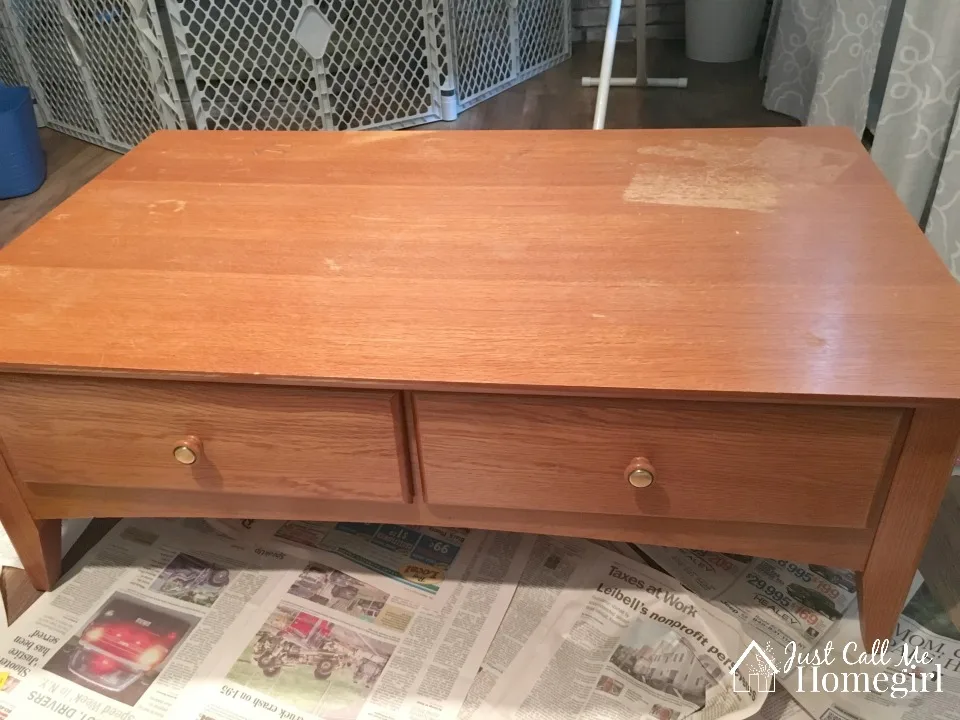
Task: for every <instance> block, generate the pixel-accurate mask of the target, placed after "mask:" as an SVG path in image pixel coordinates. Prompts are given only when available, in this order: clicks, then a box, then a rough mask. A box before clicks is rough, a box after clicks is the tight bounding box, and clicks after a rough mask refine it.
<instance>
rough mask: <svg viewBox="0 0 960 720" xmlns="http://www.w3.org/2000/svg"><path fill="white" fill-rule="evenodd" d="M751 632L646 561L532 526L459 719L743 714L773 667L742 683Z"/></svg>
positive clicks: (708, 719) (750, 660)
mask: <svg viewBox="0 0 960 720" xmlns="http://www.w3.org/2000/svg"><path fill="white" fill-rule="evenodd" d="M749 643H750V639H749V637H748V636H747V634H746V633H745V631H744V629H743V627H742V626H741V625H740V623H739V622H738V621H737V620H736V619H734V618H732V617H731V616H729V615H728V614H727V613H724V612H719V611H717V610H715V609H714V608H712V607H711V606H710V605H709V604H708V603H706V602H702V601H700V600H699V599H698V598H697V597H696V596H694V595H693V594H691V593H690V592H688V591H686V590H685V589H684V588H683V587H682V586H681V585H680V584H679V583H678V582H676V581H675V580H673V579H672V578H669V577H667V576H666V575H664V574H663V573H660V572H658V571H656V570H654V569H653V568H651V567H649V566H648V565H646V564H645V563H643V562H640V561H639V560H637V559H634V558H631V557H625V556H624V555H621V554H618V553H615V552H612V551H610V550H609V549H607V548H604V547H600V546H598V545H596V544H594V543H590V542H588V541H583V540H565V539H563V538H554V537H538V538H537V542H536V544H535V545H534V548H533V552H532V553H531V555H530V559H529V560H528V562H527V564H526V567H525V568H524V572H523V574H522V575H521V583H520V586H519V587H518V589H517V593H516V595H515V597H514V600H513V602H512V603H511V606H510V608H509V609H508V611H507V615H506V617H505V618H504V622H503V625H502V626H501V629H500V631H499V632H498V633H497V636H496V637H495V638H494V641H493V643H492V645H491V647H490V650H489V651H488V652H487V657H486V658H485V659H484V663H483V666H482V669H481V672H480V674H479V675H478V677H477V680H476V681H475V683H474V686H473V687H472V688H471V691H470V693H469V694H468V696H467V702H466V703H465V704H464V709H463V710H462V711H461V718H466V717H471V716H472V717H474V718H484V719H486V718H522V719H524V720H527V719H531V720H532V719H534V718H535V719H536V720H554V719H555V720H577V718H583V719H587V718H591V719H593V718H597V719H599V718H654V719H657V720H659V719H660V718H668V719H670V720H676V719H679V718H689V719H690V720H694V719H699V720H716V719H719V718H726V719H728V720H737V719H738V718H747V717H751V716H753V715H755V714H756V713H757V712H758V711H759V710H760V707H761V704H762V702H763V697H762V696H761V695H760V693H759V692H758V690H761V691H764V692H765V691H766V690H767V689H768V686H769V682H770V681H771V680H772V678H769V677H768V678H767V683H766V684H763V686H762V687H757V686H754V687H750V684H751V683H750V678H749V677H748V676H747V675H746V674H745V672H746V671H747V669H748V667H752V666H753V665H755V664H756V663H757V661H758V658H757V657H754V656H753V655H752V654H751V653H746V651H747V649H748V645H749ZM745 654H746V657H744V656H745ZM741 658H744V659H743V663H744V664H743V666H742V668H741V670H740V671H738V670H737V669H736V666H738V665H739V664H740V660H741Z"/></svg>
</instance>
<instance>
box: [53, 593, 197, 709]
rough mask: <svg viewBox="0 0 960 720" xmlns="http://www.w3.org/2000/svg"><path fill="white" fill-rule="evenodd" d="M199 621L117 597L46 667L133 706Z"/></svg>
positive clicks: (130, 597)
mask: <svg viewBox="0 0 960 720" xmlns="http://www.w3.org/2000/svg"><path fill="white" fill-rule="evenodd" d="M196 622H197V618H195V617H192V616H189V615H186V614H182V613H177V612H174V611H171V610H168V609H167V608H161V607H159V606H156V605H153V604H152V603H148V602H145V601H144V600H141V599H140V598H134V597H132V596H130V595H124V594H122V593H116V594H115V595H113V596H112V597H111V598H110V599H109V600H108V601H107V602H106V603H105V604H104V605H103V606H102V607H101V608H100V610H99V611H98V612H97V613H96V614H95V615H94V616H93V618H92V619H91V620H90V621H89V622H87V624H86V625H85V626H84V627H83V629H82V630H81V631H80V632H79V633H77V634H76V635H75V636H74V637H72V638H71V639H70V640H68V641H67V643H66V644H64V646H63V647H62V648H60V650H58V651H57V652H56V654H54V656H53V657H52V658H50V661H49V662H48V663H47V664H46V666H45V667H44V669H46V670H47V671H48V672H52V673H54V674H56V675H59V676H60V677H63V678H65V679H67V680H71V681H73V682H75V683H77V684H78V685H82V686H84V687H88V688H90V689H93V690H96V691H97V692H98V693H100V694H101V695H105V696H107V697H110V698H112V699H115V700H119V701H120V702H123V703H125V704H127V705H131V706H132V705H135V704H136V702H137V700H139V699H140V697H141V696H142V695H143V693H144V692H146V690H147V688H148V687H150V685H151V684H152V683H153V681H154V680H155V679H156V678H157V676H158V675H159V674H160V672H161V670H162V669H163V667H164V666H165V665H166V663H167V661H168V660H169V659H170V657H171V656H172V655H173V653H174V651H175V649H176V648H177V647H178V646H179V645H180V644H181V643H182V642H183V641H184V639H185V638H186V637H187V636H188V635H189V634H190V631H191V630H192V629H193V626H194V625H195V624H196Z"/></svg>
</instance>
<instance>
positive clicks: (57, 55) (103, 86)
mask: <svg viewBox="0 0 960 720" xmlns="http://www.w3.org/2000/svg"><path fill="white" fill-rule="evenodd" d="M6 9H7V11H8V20H9V21H10V25H11V30H12V34H13V36H14V37H15V39H16V44H17V45H19V46H20V47H22V48H23V55H24V63H23V64H24V70H25V71H26V75H27V78H26V79H27V81H28V84H29V85H30V87H31V89H32V90H33V92H34V93H35V94H36V96H37V98H38V100H39V103H40V105H41V107H42V108H43V111H44V114H45V116H46V120H47V124H48V125H50V126H51V127H53V128H55V129H57V130H61V131H63V132H65V133H68V134H70V135H75V136H76V137H79V138H81V139H83V140H88V141H90V142H94V143H97V144H99V145H104V146H106V147H110V148H113V149H116V150H127V149H129V148H131V147H133V146H134V145H135V144H136V143H138V142H140V140H142V139H143V138H145V137H146V136H147V135H148V134H150V133H151V132H152V131H154V130H157V129H159V128H163V127H183V126H184V122H183V114H182V112H180V109H179V105H178V103H177V101H176V99H175V98H176V93H175V92H174V91H173V85H172V80H171V78H172V73H171V70H170V64H169V61H168V60H167V57H166V51H165V50H164V48H163V43H162V41H161V39H160V32H159V22H158V17H157V12H156V7H155V6H154V4H153V0H149V1H148V0H128V1H127V2H115V1H111V0H6Z"/></svg>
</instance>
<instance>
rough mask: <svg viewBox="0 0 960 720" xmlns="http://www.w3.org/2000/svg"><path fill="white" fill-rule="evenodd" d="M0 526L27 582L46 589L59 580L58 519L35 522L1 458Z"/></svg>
mask: <svg viewBox="0 0 960 720" xmlns="http://www.w3.org/2000/svg"><path fill="white" fill-rule="evenodd" d="M0 523H2V524H3V529H4V530H5V531H6V532H7V536H8V537H9V538H10V542H12V543H13V547H14V549H15V550H16V551H17V555H18V556H19V558H20V561H21V562H22V563H23V569H24V570H25V571H26V573H27V577H29V578H30V582H31V583H33V586H34V587H35V588H37V589H38V590H49V589H50V588H52V587H53V585H54V583H56V581H57V578H59V577H60V520H59V519H44V520H36V519H34V517H33V516H32V515H31V513H30V511H29V510H28V509H27V505H26V503H25V502H24V499H23V494H22V492H21V488H20V487H19V486H18V485H17V483H16V482H15V481H14V479H13V475H12V474H11V472H10V470H9V468H8V467H7V464H6V463H5V462H4V460H3V457H2V456H0Z"/></svg>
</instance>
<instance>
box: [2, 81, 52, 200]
mask: <svg viewBox="0 0 960 720" xmlns="http://www.w3.org/2000/svg"><path fill="white" fill-rule="evenodd" d="M46 177H47V164H46V161H45V159H44V156H43V147H42V146H41V145H40V133H38V132H37V119H36V118H35V117H34V115H33V101H32V100H31V99H30V90H28V89H27V88H25V87H6V86H4V85H0V199H3V198H12V197H20V196H21V195H29V194H30V193H32V192H33V191H34V190H36V189H37V188H38V187H40V186H41V185H43V181H44V180H45V179H46Z"/></svg>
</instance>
